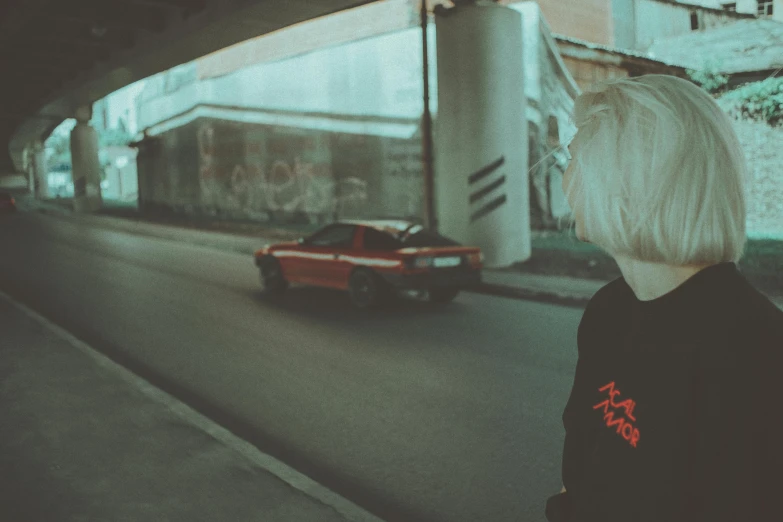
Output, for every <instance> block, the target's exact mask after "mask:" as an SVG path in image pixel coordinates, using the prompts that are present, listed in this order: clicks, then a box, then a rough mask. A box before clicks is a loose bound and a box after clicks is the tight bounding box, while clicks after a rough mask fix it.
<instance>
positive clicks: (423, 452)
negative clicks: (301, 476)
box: [0, 212, 582, 522]
mask: <svg viewBox="0 0 783 522" xmlns="http://www.w3.org/2000/svg"><path fill="white" fill-rule="evenodd" d="M0 245H1V246H0V289H2V290H3V291H5V292H7V293H9V294H11V295H12V296H14V297H15V298H16V299H18V300H20V301H22V302H23V303H25V304H27V305H28V306H30V307H32V308H33V309H35V310H37V311H39V312H40V313H42V314H43V315H45V316H47V317H48V318H49V319H51V320H53V321H54V322H56V323H58V324H60V325H61V326H64V327H65V328H67V329H69V330H70V331H71V332H73V333H74V334H76V335H77V336H79V337H81V338H82V339H83V340H85V341H87V342H88V343H90V344H92V345H93V346H95V347H96V348H98V349H99V350H101V351H103V352H104V353H107V354H108V355H110V356H111V357H113V358H115V359H116V360H118V361H120V362H122V363H123V364H126V365H127V366H129V367H130V368H131V369H133V370H134V371H136V372H138V373H139V374H141V375H142V376H144V377H145V378H148V379H149V380H151V381H152V382H153V383H155V384H157V385H159V386H160V387H162V388H164V389H166V390H167V391H169V392H171V393H174V394H176V395H177V396H178V397H180V398H182V399H183V400H185V401H187V402H188V403H189V404H191V405H193V406H194V407H196V408H197V409H199V410H200V411H202V412H203V413H206V414H207V415H210V416H211V417H213V418H214V419H216V420H218V422H221V423H222V424H224V425H226V426H227V427H229V428H230V429H232V430H233V431H235V432H237V433H238V434H240V435H241V436H243V437H245V438H247V439H249V440H250V441H251V442H253V443H254V444H256V445H257V446H259V447H260V448H261V449H262V450H264V451H266V452H268V453H270V454H272V455H274V456H276V457H278V458H279V459H281V460H283V461H285V462H287V463H288V464H290V465H292V466H293V467H295V468H297V469H299V470H300V471H302V472H304V473H306V474H308V475H310V476H311V477H312V478H314V479H316V480H318V481H319V482H321V483H323V484H325V485H326V486H327V487H330V488H332V489H333V490H335V491H337V492H338V493H341V494H343V495H344V496H346V497H348V498H349V499H351V500H353V501H354V502H356V503H357V504H360V505H362V506H363V507H365V508H367V509H369V510H370V511H372V512H374V513H376V514H378V515H379V516H381V517H383V518H385V519H387V520H389V521H397V520H399V521H406V522H414V521H419V520H421V521H424V520H426V521H448V522H477V521H492V522H494V521H498V522H500V521H518V522H539V521H544V520H545V518H544V515H543V510H544V506H545V501H546V498H547V497H548V496H549V495H552V494H555V493H557V492H558V491H559V490H560V488H561V483H560V453H561V450H562V443H563V427H562V422H561V414H562V410H563V407H564V405H565V402H566V400H567V398H568V393H569V391H570V386H571V383H572V379H573V371H574V367H575V363H576V330H577V326H578V323H579V319H580V317H581V313H582V310H580V309H577V308H566V307H558V306H555V305H550V304H540V303H534V302H527V301H521V300H513V299H505V298H498V297H489V296H483V295H477V294H463V295H461V296H460V297H459V298H458V299H457V300H456V301H455V302H454V303H452V304H451V305H449V306H447V307H443V308H437V307H432V306H429V305H427V304H425V303H416V302H403V303H398V304H396V305H394V306H392V307H391V308H390V309H388V310H386V311H384V312H383V313H380V314H370V315H368V314H364V313H361V312H358V311H354V310H353V309H352V308H351V307H350V304H349V303H348V298H347V296H346V295H344V294H343V293H340V292H333V291H328V290H319V289H312V288H293V289H291V290H290V291H289V293H288V294H287V295H286V296H285V298H284V299H283V300H282V301H281V302H274V301H270V300H268V299H265V298H263V297H262V296H260V294H259V292H258V290H257V288H258V286H257V273H256V269H255V267H254V265H253V263H252V260H251V259H249V258H248V257H245V256H241V255H237V254H233V253H221V252H217V251H213V250H208V249H204V248H200V247H194V246H190V245H186V244H181V243H175V242H170V241H164V240H157V239H150V238H144V237H138V236H133V235H128V234H124V233H118V232H112V231H107V230H104V229H95V228H89V227H85V226H83V225H79V224H76V223H72V222H64V221H58V220H57V218H55V217H49V216H43V215H38V214H28V213H23V212H20V213H18V214H17V215H15V216H10V217H8V216H0ZM117 450H118V451H121V450H122V448H117Z"/></svg>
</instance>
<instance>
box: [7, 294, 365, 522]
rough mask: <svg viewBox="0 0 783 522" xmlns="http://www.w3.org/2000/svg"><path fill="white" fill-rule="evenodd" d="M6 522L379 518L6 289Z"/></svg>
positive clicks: (290, 521)
mask: <svg viewBox="0 0 783 522" xmlns="http://www.w3.org/2000/svg"><path fill="white" fill-rule="evenodd" d="M0 332H2V333H1V334H0V418H2V430H0V470H2V471H0V520H2V521H3V522H33V521H35V522H66V521H74V522H75V521H80V522H107V521H111V522H121V521H134V522H137V521H155V522H163V521H169V522H199V521H204V522H217V521H231V522H245V521H247V522H251V521H253V522H345V521H356V522H359V521H366V522H380V519H378V518H376V517H374V516H372V515H370V514H369V513H367V512H365V511H364V510H362V509H360V508H358V507H357V506H355V505H354V504H352V503H350V502H348V501H347V500H345V499H343V498H341V497H339V496H337V495H336V494H334V493H332V492H331V491H329V490H327V489H326V488H324V487H322V486H320V485H318V484H317V483H315V482H313V481H312V480H310V479H308V478H307V477H305V476H304V475H301V474H299V473H298V472H296V471H294V470H292V469H291V468H288V467H287V466H285V465H284V464H282V463H280V462H279V461H276V460H275V459H273V458H272V457H269V456H267V455H264V454H262V453H261V452H259V451H258V450H257V449H255V448H254V447H253V446H251V445H249V444H247V443H245V442H243V441H241V440H240V439H238V438H236V437H234V436H233V435H231V434H230V433H229V432H228V431H226V430H224V429H222V428H220V427H219V426H217V425H215V424H213V423H212V422H210V421H209V420H207V419H205V418H204V417H202V416H200V415H199V414H197V413H196V412H194V411H193V410H191V409H189V408H188V407H187V406H185V405H183V404H181V403H179V402H178V401H176V400H174V399H173V398H171V397H170V396H168V395H166V394H165V393H163V392H161V391H159V390H157V389H156V388H154V387H153V386H151V385H149V384H147V383H146V381H143V380H141V379H139V378H138V377H136V376H134V375H133V374H131V373H130V372H128V371H127V370H124V369H122V368H121V367H120V366H118V365H116V364H114V363H113V362H111V361H110V360H109V359H107V358H105V357H104V356H102V355H100V354H98V353H97V352H95V351H94V350H92V349H91V348H89V347H88V346H86V345H84V344H83V343H81V342H80V341H78V340H76V339H74V338H73V337H72V336H70V335H69V334H67V333H66V332H64V331H62V330H61V329H60V328H58V327H56V326H54V325H52V324H51V323H49V322H48V321H46V320H45V319H43V318H41V317H40V316H38V315H37V314H35V313H34V312H31V311H29V310H27V309H26V308H24V307H23V306H21V305H17V304H15V303H14V302H13V301H11V300H10V298H8V297H7V296H5V295H4V294H2V293H0Z"/></svg>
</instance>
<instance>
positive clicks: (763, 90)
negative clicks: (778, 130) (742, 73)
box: [719, 77, 783, 127]
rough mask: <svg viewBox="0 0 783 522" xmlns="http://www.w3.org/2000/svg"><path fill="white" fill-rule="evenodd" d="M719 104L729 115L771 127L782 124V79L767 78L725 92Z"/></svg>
mask: <svg viewBox="0 0 783 522" xmlns="http://www.w3.org/2000/svg"><path fill="white" fill-rule="evenodd" d="M719 104H720V105H721V106H722V107H723V108H724V109H726V110H727V111H728V112H729V113H732V114H735V115H739V116H742V117H744V118H749V119H752V120H757V121H765V122H767V123H768V124H769V125H771V126H773V127H774V126H777V125H782V124H783V77H780V78H768V79H766V80H764V81H761V82H753V83H748V84H745V85H743V86H742V87H740V88H738V89H735V90H733V91H730V92H727V93H726V94H724V95H723V96H721V97H720V99H719Z"/></svg>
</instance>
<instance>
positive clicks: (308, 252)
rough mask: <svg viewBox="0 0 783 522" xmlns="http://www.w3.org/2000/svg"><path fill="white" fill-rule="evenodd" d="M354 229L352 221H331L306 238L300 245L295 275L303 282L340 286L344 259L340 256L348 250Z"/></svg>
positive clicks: (351, 247) (350, 248) (349, 249)
mask: <svg viewBox="0 0 783 522" xmlns="http://www.w3.org/2000/svg"><path fill="white" fill-rule="evenodd" d="M356 230H357V227H356V225H348V224H334V225H330V226H328V227H326V228H324V229H323V230H321V231H320V232H317V233H316V234H314V235H313V236H311V237H310V238H308V239H307V241H306V242H305V244H304V245H302V247H301V248H300V251H301V257H300V265H299V277H298V279H299V280H300V281H301V282H302V283H306V284H312V285H317V286H328V287H333V288H343V287H344V284H343V281H342V279H343V278H342V277H341V274H342V273H343V272H344V270H342V268H343V267H344V265H345V264H346V263H347V261H346V260H343V259H341V258H340V256H344V255H346V254H347V253H349V252H351V251H352V249H353V245H354V238H355V236H356Z"/></svg>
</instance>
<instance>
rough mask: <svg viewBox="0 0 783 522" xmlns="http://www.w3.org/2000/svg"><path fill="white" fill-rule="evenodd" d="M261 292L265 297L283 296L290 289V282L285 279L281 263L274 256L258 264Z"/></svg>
mask: <svg viewBox="0 0 783 522" xmlns="http://www.w3.org/2000/svg"><path fill="white" fill-rule="evenodd" d="M258 269H259V277H260V279H261V290H262V292H263V293H264V294H265V295H271V296H276V295H281V294H283V293H284V292H285V291H286V289H287V288H288V281H286V280H285V277H283V268H282V267H281V266H280V261H278V260H277V259H275V258H274V257H272V256H264V257H262V258H261V259H260V260H259V262H258Z"/></svg>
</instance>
